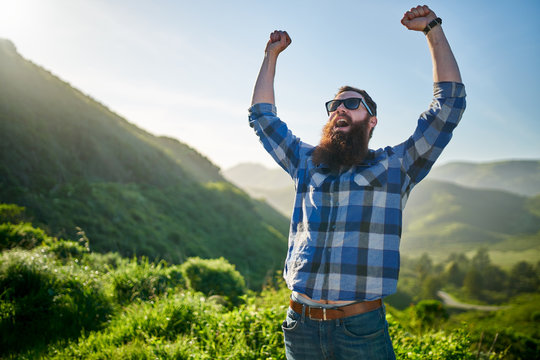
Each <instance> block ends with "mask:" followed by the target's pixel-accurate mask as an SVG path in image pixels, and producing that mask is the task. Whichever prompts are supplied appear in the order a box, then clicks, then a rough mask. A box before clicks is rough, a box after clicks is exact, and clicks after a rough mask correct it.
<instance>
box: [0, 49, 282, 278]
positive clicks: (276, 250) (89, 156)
mask: <svg viewBox="0 0 540 360" xmlns="http://www.w3.org/2000/svg"><path fill="white" fill-rule="evenodd" d="M0 84H1V86H0V202H4V203H13V204H18V205H22V206H25V207H26V212H27V214H28V216H29V217H30V218H31V220H32V221H33V223H34V224H36V225H38V226H40V227H43V228H44V229H46V230H47V231H48V232H49V233H50V234H52V235H54V236H62V237H66V238H73V237H74V236H75V233H76V232H77V230H76V227H80V228H82V229H83V230H84V231H85V232H86V234H87V235H88V237H89V238H90V246H91V247H92V249H93V250H97V251H103V252H105V251H118V252H120V253H121V254H123V255H133V254H136V255H146V256H148V257H149V258H151V259H160V258H164V259H167V260H168V261H172V262H181V261H183V260H184V259H186V258H187V257H189V256H201V257H208V258H217V257H220V256H224V257H226V258H227V259H228V260H229V261H230V262H232V263H233V264H235V265H236V266H237V268H238V269H239V271H241V272H242V273H243V274H244V275H245V276H246V278H247V281H248V283H249V284H250V285H252V286H259V285H261V284H262V282H263V281H264V278H265V276H266V275H267V273H269V272H270V273H271V272H272V271H273V270H274V269H278V268H281V266H282V263H283V259H284V255H285V251H286V231H287V227H288V225H287V220H286V219H285V218H284V217H283V216H281V215H280V214H278V213H277V212H276V211H274V210H273V209H271V208H270V207H268V206H267V205H265V204H262V203H259V202H258V201H254V200H252V199H251V198H249V196H248V195H247V194H246V193H244V192H243V191H241V190H239V189H238V188H236V187H235V186H233V185H232V184H230V183H228V182H227V181H226V180H225V179H224V178H223V177H222V176H221V175H220V170H219V168H218V167H216V166H215V165H214V164H212V163H211V162H210V161H208V159H206V158H204V157H203V156H201V155H200V154H199V153H197V152H196V151H195V150H194V149H192V148H190V147H189V146H187V145H185V144H182V143H180V142H179V141H177V140H174V139H170V138H164V137H156V136H153V135H151V134H149V133H147V132H146V131H144V130H141V129H139V128H137V127H136V126H134V125H133V124H130V123H129V122H128V121H126V120H125V119H123V118H122V117H121V116H119V115H117V114H115V113H114V112H112V111H111V110H109V109H108V108H107V107H105V106H103V105H102V104H100V103H98V102H97V101H95V100H93V99H91V98H89V97H88V96H86V95H84V94H83V93H82V92H80V91H78V90H76V89H74V88H73V87H72V86H70V85H69V84H67V83H65V82H63V81H61V80H60V79H58V78H57V77H55V76H54V75H52V74H51V73H50V72H48V71H46V70H44V69H43V68H41V67H39V66H37V65H35V64H33V63H32V62H30V61H28V60H25V59H23V58H22V57H21V56H20V55H19V54H18V53H17V52H16V49H15V47H14V46H13V44H12V43H11V42H9V41H7V40H0Z"/></svg>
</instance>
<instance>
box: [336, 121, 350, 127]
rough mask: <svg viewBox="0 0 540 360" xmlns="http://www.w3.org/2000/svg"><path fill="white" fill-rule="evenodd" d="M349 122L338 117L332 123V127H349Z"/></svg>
mask: <svg viewBox="0 0 540 360" xmlns="http://www.w3.org/2000/svg"><path fill="white" fill-rule="evenodd" d="M349 125H350V124H349V122H348V121H347V120H346V119H338V120H337V121H336V124H335V125H334V129H345V128H348V127H349Z"/></svg>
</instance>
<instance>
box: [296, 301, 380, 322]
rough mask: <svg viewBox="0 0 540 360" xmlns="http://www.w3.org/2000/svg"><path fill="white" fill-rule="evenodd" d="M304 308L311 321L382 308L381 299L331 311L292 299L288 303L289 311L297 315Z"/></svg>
mask: <svg viewBox="0 0 540 360" xmlns="http://www.w3.org/2000/svg"><path fill="white" fill-rule="evenodd" d="M304 306H305V307H306V315H307V316H308V317H309V318H310V319H312V320H335V319H342V318H345V317H349V316H353V315H359V314H363V313H367V312H370V311H373V310H375V309H378V308H380V307H381V306H382V301H381V299H377V300H373V301H363V302H359V303H354V304H350V305H345V306H340V307H337V308H331V309H327V308H322V307H314V306H309V305H305V304H301V303H299V302H296V301H294V300H292V299H291V301H290V307H291V309H293V310H294V312H296V313H298V314H302V307H304Z"/></svg>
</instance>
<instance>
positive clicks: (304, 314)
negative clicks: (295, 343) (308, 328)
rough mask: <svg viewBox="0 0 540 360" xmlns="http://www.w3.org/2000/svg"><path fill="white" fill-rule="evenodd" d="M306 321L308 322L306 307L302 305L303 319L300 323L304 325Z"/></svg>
mask: <svg viewBox="0 0 540 360" xmlns="http://www.w3.org/2000/svg"><path fill="white" fill-rule="evenodd" d="M305 320H306V305H304V304H302V317H301V319H300V322H302V324H303V323H304V322H305Z"/></svg>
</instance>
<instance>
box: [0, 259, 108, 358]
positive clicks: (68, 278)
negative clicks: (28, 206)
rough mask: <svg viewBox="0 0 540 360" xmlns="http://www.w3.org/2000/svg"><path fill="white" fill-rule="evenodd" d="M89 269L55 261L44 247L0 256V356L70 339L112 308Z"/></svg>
mask: <svg viewBox="0 0 540 360" xmlns="http://www.w3.org/2000/svg"><path fill="white" fill-rule="evenodd" d="M101 288H102V286H101V284H100V283H99V282H98V281H97V275H96V274H95V273H93V272H83V269H80V268H79V267H78V266H73V265H71V266H61V265H58V264H56V263H55V262H54V261H53V260H52V259H51V258H49V255H47V253H46V251H44V250H43V249H40V251H36V250H34V251H25V250H11V251H6V252H4V253H3V254H1V255H0V354H1V353H2V352H16V351H20V350H24V349H28V348H32V347H34V348H35V347H38V348H39V347H42V346H45V345H46V344H48V343H50V342H54V341H56V340H59V339H63V338H76V337H78V336H79V335H80V334H81V331H82V330H83V329H85V330H93V329H99V328H100V326H101V324H102V323H103V322H104V321H106V320H107V318H108V316H109V315H110V314H111V312H112V305H111V304H110V302H109V301H108V300H107V298H106V297H105V296H104V294H103V293H102V291H101Z"/></svg>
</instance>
